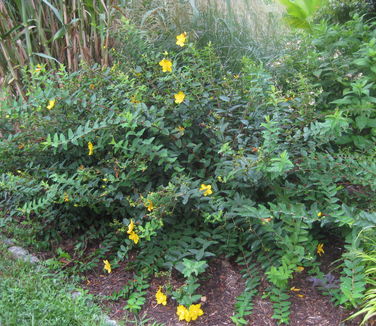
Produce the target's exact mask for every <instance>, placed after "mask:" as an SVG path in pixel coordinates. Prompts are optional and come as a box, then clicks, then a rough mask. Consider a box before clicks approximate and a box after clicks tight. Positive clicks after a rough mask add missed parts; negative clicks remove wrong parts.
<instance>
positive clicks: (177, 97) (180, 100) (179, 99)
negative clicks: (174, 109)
mask: <svg viewBox="0 0 376 326" xmlns="http://www.w3.org/2000/svg"><path fill="white" fill-rule="evenodd" d="M174 97H175V103H176V104H180V103H183V101H184V99H185V94H184V92H182V91H180V92H179V93H176V94H175V95H174Z"/></svg>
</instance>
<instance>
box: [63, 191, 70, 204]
mask: <svg viewBox="0 0 376 326" xmlns="http://www.w3.org/2000/svg"><path fill="white" fill-rule="evenodd" d="M64 201H65V202H67V201H69V196H68V194H67V193H66V192H64Z"/></svg>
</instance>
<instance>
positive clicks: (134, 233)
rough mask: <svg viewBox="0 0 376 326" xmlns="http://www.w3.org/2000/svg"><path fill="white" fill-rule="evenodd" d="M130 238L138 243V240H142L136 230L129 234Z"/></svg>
mask: <svg viewBox="0 0 376 326" xmlns="http://www.w3.org/2000/svg"><path fill="white" fill-rule="evenodd" d="M128 238H129V239H130V240H132V241H133V242H134V243H135V244H137V243H138V241H139V240H140V237H139V236H138V235H137V233H136V232H131V233H130V234H129V236H128Z"/></svg>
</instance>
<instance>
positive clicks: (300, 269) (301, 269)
mask: <svg viewBox="0 0 376 326" xmlns="http://www.w3.org/2000/svg"><path fill="white" fill-rule="evenodd" d="M296 270H297V271H298V272H299V273H300V272H303V271H304V267H303V266H298V267H297V268H296Z"/></svg>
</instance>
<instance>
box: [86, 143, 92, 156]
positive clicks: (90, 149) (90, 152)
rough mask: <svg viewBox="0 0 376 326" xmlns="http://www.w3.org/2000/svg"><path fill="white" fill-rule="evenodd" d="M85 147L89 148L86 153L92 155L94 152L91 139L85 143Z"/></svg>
mask: <svg viewBox="0 0 376 326" xmlns="http://www.w3.org/2000/svg"><path fill="white" fill-rule="evenodd" d="M87 148H88V149H89V153H88V155H89V156H90V155H93V153H94V145H93V143H92V142H91V141H89V142H88V143H87Z"/></svg>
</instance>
